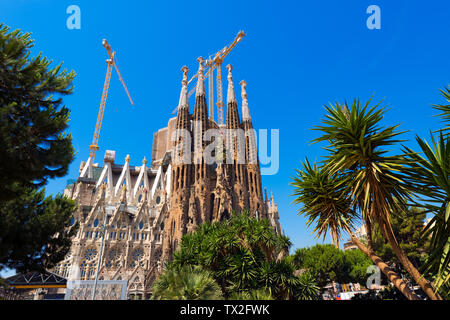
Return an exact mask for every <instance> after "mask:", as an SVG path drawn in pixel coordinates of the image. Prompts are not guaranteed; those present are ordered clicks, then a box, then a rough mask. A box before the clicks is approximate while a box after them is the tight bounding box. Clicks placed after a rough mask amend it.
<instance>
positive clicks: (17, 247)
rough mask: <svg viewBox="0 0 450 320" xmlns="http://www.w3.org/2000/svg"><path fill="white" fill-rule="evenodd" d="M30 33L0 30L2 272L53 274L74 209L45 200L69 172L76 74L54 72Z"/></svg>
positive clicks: (61, 200)
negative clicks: (70, 104) (68, 100)
mask: <svg viewBox="0 0 450 320" xmlns="http://www.w3.org/2000/svg"><path fill="white" fill-rule="evenodd" d="M33 46H34V42H33V40H31V38H30V33H22V32H20V30H16V31H12V32H10V29H9V28H8V27H7V26H4V25H3V24H0V149H1V150H2V152H1V154H0V270H1V269H2V268H4V267H8V268H13V269H18V270H19V271H26V270H30V269H33V270H39V269H43V268H51V267H52V266H54V264H55V263H56V262H58V261H59V260H61V259H62V258H63V257H64V255H65V254H66V253H67V251H68V250H69V248H70V243H71V240H70V238H71V236H72V235H73V234H74V232H75V228H70V227H69V225H70V220H71V215H72V212H73V211H74V209H75V204H74V203H73V202H72V201H71V200H69V199H67V198H65V197H63V196H61V195H58V196H56V197H55V198H52V197H48V198H45V197H44V193H45V191H44V190H43V189H42V190H40V191H39V188H41V187H42V186H44V185H45V184H46V182H47V181H48V179H51V178H54V177H61V176H63V175H65V174H66V173H67V170H68V166H69V164H70V162H71V161H72V160H73V158H74V151H73V147H72V138H71V136H70V134H65V133H64V130H66V128H67V126H68V120H69V109H68V108H66V107H65V106H62V98H61V96H62V95H67V94H70V93H72V88H73V86H72V81H73V79H74V76H75V73H74V72H70V73H68V72H67V71H66V70H63V71H61V64H60V65H58V66H56V67H55V68H53V69H51V68H50V64H51V63H52V61H51V60H48V59H47V58H45V57H43V56H42V54H39V55H38V56H37V57H35V58H30V50H31V48H32V47H33Z"/></svg>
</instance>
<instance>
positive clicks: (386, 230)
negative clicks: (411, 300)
mask: <svg viewBox="0 0 450 320" xmlns="http://www.w3.org/2000/svg"><path fill="white" fill-rule="evenodd" d="M380 222H381V224H380ZM378 225H379V226H380V229H381V232H382V233H383V234H384V236H385V237H386V239H387V241H388V242H389V244H390V245H391V247H392V250H394V253H395V255H396V256H397V258H398V260H399V261H400V263H401V264H402V265H403V267H404V268H405V269H406V271H407V272H408V273H409V274H410V275H411V277H412V278H413V279H414V281H415V282H416V283H417V284H418V285H419V286H420V287H421V288H422V290H423V292H425V294H426V295H427V296H428V297H429V298H430V299H431V300H442V299H441V298H440V297H439V296H437V295H436V294H435V293H434V290H433V287H432V286H431V284H430V282H429V281H428V280H427V279H425V278H424V277H423V276H422V275H421V274H420V273H419V271H418V270H417V269H416V267H414V265H413V264H412V263H411V261H409V259H408V256H407V255H406V254H405V252H404V251H403V249H402V248H401V247H400V245H399V244H398V242H397V239H396V238H395V235H394V232H393V231H392V228H391V227H390V226H388V225H386V222H384V221H379V222H378Z"/></svg>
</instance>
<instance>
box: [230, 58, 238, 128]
mask: <svg viewBox="0 0 450 320" xmlns="http://www.w3.org/2000/svg"><path fill="white" fill-rule="evenodd" d="M227 69H228V92H227V123H226V124H227V128H229V129H238V128H240V126H241V123H240V120H239V111H238V109H237V103H236V94H235V93H234V85H233V74H232V72H231V71H232V70H233V67H232V66H231V65H230V64H229V65H227Z"/></svg>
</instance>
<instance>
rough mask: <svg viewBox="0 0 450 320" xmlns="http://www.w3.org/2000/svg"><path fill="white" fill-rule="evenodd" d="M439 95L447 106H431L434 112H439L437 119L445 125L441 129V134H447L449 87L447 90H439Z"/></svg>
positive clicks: (449, 120)
mask: <svg viewBox="0 0 450 320" xmlns="http://www.w3.org/2000/svg"><path fill="white" fill-rule="evenodd" d="M441 94H442V96H443V97H444V99H445V100H447V102H448V103H449V104H436V105H433V107H434V108H435V109H436V110H439V111H441V112H442V113H440V114H438V116H439V117H441V118H442V120H444V123H445V124H446V127H444V128H443V129H442V131H443V132H447V131H449V130H450V86H449V87H448V88H444V89H442V90H441Z"/></svg>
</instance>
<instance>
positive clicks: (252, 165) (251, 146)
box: [240, 80, 267, 218]
mask: <svg viewBox="0 0 450 320" xmlns="http://www.w3.org/2000/svg"><path fill="white" fill-rule="evenodd" d="M240 85H241V90H242V91H241V96H242V128H243V129H244V135H245V163H246V167H247V168H246V169H247V170H246V171H247V182H248V191H249V209H250V212H251V214H252V215H253V216H257V217H258V218H267V213H266V210H265V206H264V205H263V203H264V201H263V194H262V183H261V171H260V168H259V159H258V149H257V146H256V136H255V130H254V129H253V124H252V118H251V116H250V110H249V108H248V100H247V89H246V87H247V82H245V80H242V81H241V82H240Z"/></svg>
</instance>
